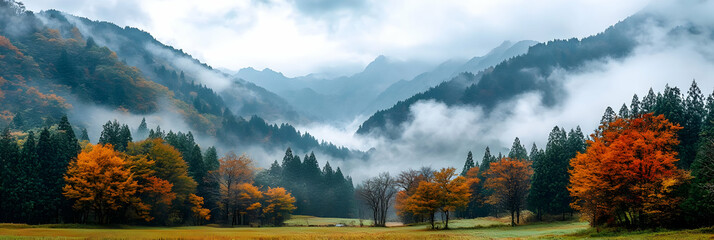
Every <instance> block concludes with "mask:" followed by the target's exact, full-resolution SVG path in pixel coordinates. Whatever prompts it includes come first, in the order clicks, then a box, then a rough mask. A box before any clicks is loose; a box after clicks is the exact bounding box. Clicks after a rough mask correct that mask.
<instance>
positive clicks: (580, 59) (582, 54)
mask: <svg viewBox="0 0 714 240" xmlns="http://www.w3.org/2000/svg"><path fill="white" fill-rule="evenodd" d="M653 20H654V19H653V18H652V16H650V15H648V14H637V15H634V16H631V17H629V18H627V19H626V20H624V21H622V22H619V23H617V24H615V25H614V26H611V27H609V28H608V29H607V30H605V31H604V32H602V33H600V34H597V35H594V36H590V37H587V38H584V39H582V40H578V39H574V38H573V39H569V40H554V41H550V42H547V43H539V44H536V45H534V46H531V47H530V48H529V49H528V53H527V54H524V55H520V56H517V57H514V58H511V59H508V60H506V61H503V62H501V63H499V64H498V65H496V66H495V67H494V68H493V69H491V70H489V71H486V72H484V73H483V74H482V75H481V76H480V79H479V80H478V81H476V83H474V84H472V85H470V86H467V87H465V88H463V89H454V92H452V94H454V95H459V96H461V99H459V100H458V101H453V100H447V99H444V98H441V97H439V95H440V94H437V93H436V92H435V91H436V90H435V89H436V88H434V89H430V90H427V91H426V92H424V93H421V94H419V95H416V96H414V97H412V98H410V99H415V98H416V99H434V100H436V101H440V102H444V103H446V104H448V105H449V106H451V105H470V106H481V107H483V108H484V110H486V112H490V111H492V110H493V107H495V106H496V105H497V104H498V103H500V102H503V101H507V100H509V99H512V98H514V97H516V96H518V95H520V94H523V93H527V92H539V93H541V94H542V99H541V101H542V102H543V103H544V104H545V105H546V106H553V105H556V104H558V102H559V94H562V93H563V92H562V91H561V88H562V86H561V84H562V83H561V82H560V79H558V77H557V76H553V77H551V74H552V73H553V72H554V71H557V70H565V71H576V70H577V69H578V68H579V67H581V66H583V65H584V64H585V63H587V62H590V61H595V60H599V59H604V58H611V59H619V58H623V57H625V56H627V55H628V54H629V53H631V52H632V50H633V49H634V48H635V46H636V45H637V37H638V36H639V35H640V34H641V33H642V32H641V31H642V30H641V29H640V28H641V27H643V25H644V24H645V23H646V22H648V21H653ZM418 96H420V97H418ZM410 102H415V101H414V100H412V101H405V102H401V103H398V104H396V105H395V106H393V107H392V108H389V109H386V110H383V111H379V112H377V113H375V114H374V115H372V116H371V117H370V118H369V119H367V120H366V121H365V122H364V123H363V124H362V125H361V126H360V128H359V129H358V130H357V133H358V134H370V133H372V134H377V135H381V134H386V135H388V136H390V137H398V134H395V133H398V132H399V130H398V128H397V129H396V130H394V129H392V130H390V129H388V128H390V127H394V126H397V127H398V126H400V125H401V124H403V123H405V122H408V121H409V120H410V116H409V114H410V111H409V106H408V105H409V104H407V103H410ZM405 104H406V105H405Z"/></svg>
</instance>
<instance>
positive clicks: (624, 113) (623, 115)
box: [617, 103, 630, 118]
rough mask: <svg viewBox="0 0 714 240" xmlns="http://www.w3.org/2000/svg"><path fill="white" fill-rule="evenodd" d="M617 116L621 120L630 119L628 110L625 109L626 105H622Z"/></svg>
mask: <svg viewBox="0 0 714 240" xmlns="http://www.w3.org/2000/svg"><path fill="white" fill-rule="evenodd" d="M617 115H618V116H619V117H621V118H630V110H629V109H627V105H625V104H624V103H623V104H622V107H621V108H620V113H618V114H617Z"/></svg>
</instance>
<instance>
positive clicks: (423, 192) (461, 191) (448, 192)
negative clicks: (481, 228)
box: [397, 168, 473, 229]
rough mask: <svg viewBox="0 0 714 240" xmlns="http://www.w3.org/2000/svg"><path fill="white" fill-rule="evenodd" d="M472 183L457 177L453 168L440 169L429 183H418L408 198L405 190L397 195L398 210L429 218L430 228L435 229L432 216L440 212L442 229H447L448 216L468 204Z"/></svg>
mask: <svg viewBox="0 0 714 240" xmlns="http://www.w3.org/2000/svg"><path fill="white" fill-rule="evenodd" d="M472 182H473V180H472V181H468V180H467V179H466V178H464V177H462V176H457V174H456V169H455V168H442V169H441V170H440V171H436V172H434V176H433V177H432V178H431V179H429V181H421V182H419V185H418V187H417V188H416V191H415V192H414V193H413V194H411V195H410V196H408V193H407V191H406V190H403V191H400V192H399V193H397V201H398V209H400V210H401V211H407V212H410V213H412V214H414V215H418V216H423V217H427V218H429V220H430V223H431V226H432V228H434V227H435V225H434V214H435V213H436V212H437V211H441V212H442V213H443V214H444V215H443V216H444V220H445V221H444V223H445V225H444V228H445V229H448V228H449V218H450V215H451V214H452V213H453V212H454V211H456V210H459V209H462V208H464V207H465V206H466V204H468V202H469V199H470V196H471V191H470V186H471V185H470V183H472Z"/></svg>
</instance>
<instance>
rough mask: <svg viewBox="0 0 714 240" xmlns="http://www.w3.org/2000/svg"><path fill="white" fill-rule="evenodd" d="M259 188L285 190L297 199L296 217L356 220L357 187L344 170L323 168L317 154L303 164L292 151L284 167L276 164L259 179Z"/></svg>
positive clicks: (258, 177) (286, 154)
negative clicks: (355, 198) (355, 189)
mask: <svg viewBox="0 0 714 240" xmlns="http://www.w3.org/2000/svg"><path fill="white" fill-rule="evenodd" d="M255 182H256V184H258V185H262V186H270V187H276V186H281V187H284V188H285V189H287V190H288V191H289V192H291V193H292V194H293V196H295V198H296V199H297V202H296V206H297V210H296V211H295V214H301V215H310V216H320V217H345V218H347V217H352V216H354V212H353V210H354V186H353V184H352V178H350V177H349V176H345V175H344V174H343V173H342V170H341V169H340V167H337V169H333V168H332V167H331V166H330V162H326V163H325V165H324V166H323V167H322V170H320V165H319V163H318V162H317V158H316V157H315V154H314V153H310V155H307V154H305V157H304V158H303V159H302V160H300V156H299V155H293V152H292V149H290V148H288V149H287V151H285V156H284V157H283V160H282V163H278V161H277V160H276V161H275V162H273V164H272V165H271V166H270V168H269V169H265V170H263V171H260V172H259V173H258V174H257V175H256V179H255Z"/></svg>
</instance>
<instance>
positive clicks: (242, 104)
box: [39, 10, 298, 121]
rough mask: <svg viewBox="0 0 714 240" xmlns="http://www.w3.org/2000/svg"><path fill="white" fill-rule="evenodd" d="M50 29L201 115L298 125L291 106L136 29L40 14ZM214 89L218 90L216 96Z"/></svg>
mask: <svg viewBox="0 0 714 240" xmlns="http://www.w3.org/2000/svg"><path fill="white" fill-rule="evenodd" d="M39 16H40V19H41V20H42V21H43V22H44V23H45V24H46V25H47V26H50V27H51V28H56V29H60V32H69V31H70V30H71V29H73V28H76V29H77V30H78V31H79V32H80V33H81V34H82V35H83V36H87V37H89V38H92V41H93V42H96V44H97V45H99V46H106V47H108V48H109V49H112V50H113V51H116V54H117V56H118V57H119V58H120V59H122V61H125V62H126V64H128V65H130V66H136V67H137V68H139V70H141V72H142V73H143V74H144V75H145V76H146V77H147V78H149V79H151V80H152V81H155V82H157V83H159V84H162V85H164V86H166V87H168V88H169V90H171V91H173V92H174V94H175V97H176V98H178V99H180V100H182V101H184V102H187V103H191V104H192V105H194V107H195V108H196V110H198V111H199V113H209V114H214V115H220V114H221V110H222V109H223V108H226V107H228V108H229V109H230V110H231V111H232V112H234V113H235V114H238V115H240V116H251V115H259V116H263V117H265V118H266V119H268V120H292V121H294V120H297V119H298V116H297V113H296V112H295V111H293V110H292V108H291V106H290V104H288V103H287V102H286V101H285V100H283V99H282V98H280V97H278V96H277V95H275V94H273V93H271V92H269V91H266V90H265V89H263V88H261V87H258V86H256V85H255V84H252V83H250V82H246V81H244V80H242V79H239V78H233V77H230V76H228V75H226V74H224V73H222V72H220V71H217V70H214V69H213V68H211V67H210V66H208V65H207V64H205V63H201V62H200V61H198V60H196V59H194V58H193V57H192V56H191V55H188V54H187V53H185V52H183V51H181V50H178V49H175V48H173V47H171V46H167V45H164V44H163V43H161V42H159V41H158V40H156V39H155V38H154V37H153V36H151V35H150V34H149V33H147V32H144V31H142V30H140V29H137V28H133V27H124V28H121V27H119V26H117V25H115V24H112V23H109V22H100V21H92V20H90V19H87V18H83V17H76V16H72V15H69V14H65V13H62V12H59V11H56V10H48V11H43V12H40V13H39ZM215 89H219V90H218V91H215Z"/></svg>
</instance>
